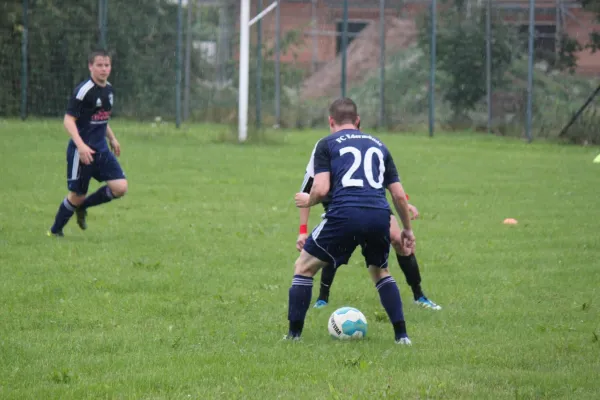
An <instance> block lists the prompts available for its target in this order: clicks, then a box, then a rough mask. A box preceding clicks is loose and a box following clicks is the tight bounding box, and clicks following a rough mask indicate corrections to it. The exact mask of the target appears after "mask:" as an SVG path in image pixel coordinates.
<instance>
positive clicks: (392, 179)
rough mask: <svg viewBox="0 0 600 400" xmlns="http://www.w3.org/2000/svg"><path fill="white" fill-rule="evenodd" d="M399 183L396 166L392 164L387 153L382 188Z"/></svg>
mask: <svg viewBox="0 0 600 400" xmlns="http://www.w3.org/2000/svg"><path fill="white" fill-rule="evenodd" d="M396 182H400V177H399V176H398V170H397V169H396V164H394V159H393V158H392V155H391V154H390V153H389V152H388V153H387V157H386V158H385V172H384V173H383V183H384V186H386V187H387V186H389V185H391V184H392V183H396Z"/></svg>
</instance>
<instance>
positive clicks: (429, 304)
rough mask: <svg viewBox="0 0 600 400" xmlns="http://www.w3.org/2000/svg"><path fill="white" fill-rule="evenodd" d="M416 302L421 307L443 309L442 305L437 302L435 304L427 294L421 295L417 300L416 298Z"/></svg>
mask: <svg viewBox="0 0 600 400" xmlns="http://www.w3.org/2000/svg"><path fill="white" fill-rule="evenodd" d="M415 304H416V305H418V306H420V307H423V308H427V309H430V310H441V309H442V307H440V306H438V305H437V304H435V303H434V302H433V301H431V300H429V299H428V298H427V297H425V296H421V297H419V298H418V299H417V300H415Z"/></svg>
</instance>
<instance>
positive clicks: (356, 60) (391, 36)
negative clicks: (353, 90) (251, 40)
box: [301, 17, 417, 99]
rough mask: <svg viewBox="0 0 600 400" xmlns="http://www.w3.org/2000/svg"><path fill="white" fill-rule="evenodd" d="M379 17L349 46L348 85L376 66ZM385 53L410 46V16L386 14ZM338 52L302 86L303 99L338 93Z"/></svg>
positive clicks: (412, 28)
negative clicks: (395, 16)
mask: <svg viewBox="0 0 600 400" xmlns="http://www.w3.org/2000/svg"><path fill="white" fill-rule="evenodd" d="M379 26H380V24H379V21H374V22H371V23H370V24H369V25H367V26H366V27H365V29H363V30H362V31H361V33H360V34H359V35H358V36H357V37H356V39H354V40H353V41H352V43H350V45H349V46H348V54H347V64H346V71H347V78H346V79H347V87H352V86H353V85H355V84H357V83H360V82H362V81H363V79H364V78H365V77H366V76H367V74H368V73H369V72H372V71H376V70H377V69H378V68H379V57H380V53H381V47H380V44H379V42H380V40H379V35H380V32H379V30H380V28H379ZM385 28H386V29H385V30H386V41H385V46H386V47H385V54H386V55H390V54H393V53H395V52H397V51H398V50H402V49H404V48H407V47H409V46H410V45H412V44H413V43H415V41H416V38H417V27H416V25H415V22H414V21H412V20H403V19H398V18H394V17H387V18H386V20H385ZM341 63H342V58H341V55H339V56H338V57H336V59H335V60H332V61H330V62H329V63H327V64H326V65H325V66H323V67H322V68H321V69H319V70H318V71H317V72H315V73H314V74H313V75H311V76H310V77H309V78H307V79H306V80H305V81H304V82H303V84H302V89H301V97H302V98H303V99H309V98H317V97H322V96H333V95H336V94H339V91H340V85H341V73H340V72H341V69H342V64H341Z"/></svg>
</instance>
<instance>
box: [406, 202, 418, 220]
mask: <svg viewBox="0 0 600 400" xmlns="http://www.w3.org/2000/svg"><path fill="white" fill-rule="evenodd" d="M408 211H410V219H417V218H419V210H417V207H415V206H413V205H412V204H409V205H408Z"/></svg>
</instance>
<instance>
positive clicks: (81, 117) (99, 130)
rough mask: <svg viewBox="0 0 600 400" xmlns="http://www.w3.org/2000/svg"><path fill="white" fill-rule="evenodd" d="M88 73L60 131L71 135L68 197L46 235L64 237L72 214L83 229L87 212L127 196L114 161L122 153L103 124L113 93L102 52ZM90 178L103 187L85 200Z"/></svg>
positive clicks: (90, 62) (90, 59)
mask: <svg viewBox="0 0 600 400" xmlns="http://www.w3.org/2000/svg"><path fill="white" fill-rule="evenodd" d="M88 68H89V70H90V77H89V78H88V79H86V80H85V81H83V82H81V83H80V84H79V85H77V87H76V88H75V90H74V91H73V93H72V95H71V98H70V100H69V104H68V106H67V112H66V114H65V117H64V122H63V124H64V127H65V129H66V130H67V132H68V133H69V135H70V136H71V140H69V144H68V146H67V187H68V189H69V193H68V194H67V197H66V198H65V199H64V200H63V202H62V203H61V205H60V207H59V208H58V212H57V213H56V217H55V219H54V224H53V225H52V227H51V228H50V231H49V232H48V235H49V236H64V234H63V228H64V227H65V225H66V224H67V222H69V219H70V218H71V217H72V216H73V213H76V214H77V224H78V225H79V227H80V228H81V229H86V228H87V223H86V215H87V209H88V208H89V207H93V206H98V205H100V204H104V203H108V202H109V201H111V200H113V199H116V198H119V197H122V196H124V195H125V193H126V192H127V180H126V179H125V174H124V173H123V170H122V169H121V166H120V165H119V162H118V161H117V158H116V157H115V155H116V156H117V157H118V156H119V155H120V154H121V146H120V145H119V142H118V141H117V138H116V137H115V134H114V133H113V131H112V129H110V126H109V125H108V120H109V119H110V115H111V113H112V107H113V103H114V92H113V88H112V86H111V84H110V83H109V82H108V80H107V79H108V76H109V75H110V70H111V57H110V55H109V54H108V53H107V52H106V51H103V50H100V51H94V52H92V53H91V54H90V56H89V57H88ZM107 138H108V142H109V143H110V147H111V149H112V151H113V152H114V155H113V153H111V151H110V150H109V148H108V144H107V143H106V139H107ZM92 178H94V179H96V180H97V181H98V182H106V185H105V186H102V187H101V188H100V189H98V190H97V191H96V192H95V193H93V194H91V195H90V196H87V197H86V194H87V192H88V187H89V184H90V180H91V179H92Z"/></svg>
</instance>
